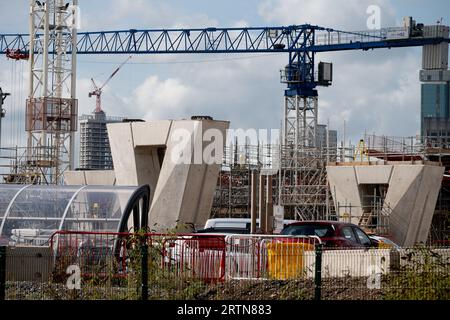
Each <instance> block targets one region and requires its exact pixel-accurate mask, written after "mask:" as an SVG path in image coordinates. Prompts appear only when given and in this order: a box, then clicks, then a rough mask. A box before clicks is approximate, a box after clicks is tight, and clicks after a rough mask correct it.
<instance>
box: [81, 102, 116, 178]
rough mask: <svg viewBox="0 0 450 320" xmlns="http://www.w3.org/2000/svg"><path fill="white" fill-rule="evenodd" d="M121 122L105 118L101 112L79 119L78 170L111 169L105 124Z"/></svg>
mask: <svg viewBox="0 0 450 320" xmlns="http://www.w3.org/2000/svg"><path fill="white" fill-rule="evenodd" d="M122 120H123V119H122V118H117V117H107V116H106V114H105V112H103V111H100V112H94V113H93V114H92V115H82V116H81V117H80V163H79V167H80V169H84V170H112V169H113V162H112V157H111V149H110V146H109V139H108V131H107V128H106V124H107V123H115V122H122Z"/></svg>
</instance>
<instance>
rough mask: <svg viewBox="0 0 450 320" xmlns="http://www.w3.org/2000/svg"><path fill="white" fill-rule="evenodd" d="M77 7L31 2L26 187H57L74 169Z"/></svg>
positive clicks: (53, 1)
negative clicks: (41, 185)
mask: <svg viewBox="0 0 450 320" xmlns="http://www.w3.org/2000/svg"><path fill="white" fill-rule="evenodd" d="M77 3H78V0H71V1H69V2H68V3H66V1H63V0H47V1H45V2H43V3H41V2H40V1H34V0H30V15H29V19H30V21H29V28H30V33H29V34H30V41H29V72H30V80H29V88H28V99H27V102H26V123H25V129H26V131H27V133H28V136H27V155H26V163H25V164H24V165H23V166H22V168H23V170H24V171H23V172H21V173H20V177H21V179H22V180H23V181H21V182H24V183H47V184H58V183H61V181H62V173H63V172H64V171H66V170H68V169H73V168H74V159H75V158H74V156H75V155H74V142H75V139H74V138H75V136H74V135H75V132H76V130H77V119H78V106H77V99H76V49H75V48H76V43H77V33H76V30H75V29H74V28H73V26H75V23H74V19H75V17H76V15H75V14H74V10H75V9H74V8H75V6H76V5H77ZM70 48H74V50H70Z"/></svg>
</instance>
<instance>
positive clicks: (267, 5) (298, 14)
mask: <svg viewBox="0 0 450 320" xmlns="http://www.w3.org/2000/svg"><path fill="white" fill-rule="evenodd" d="M370 5H378V6H380V8H381V24H382V25H384V26H387V25H389V26H392V24H393V23H394V21H395V19H394V18H393V17H394V9H393V6H392V5H391V1H389V0H333V1H329V0H314V1H309V0H264V1H262V3H261V4H260V6H259V7H258V12H259V14H260V15H261V16H262V17H263V18H264V19H265V20H266V21H268V22H276V23H283V24H303V23H309V24H314V25H321V26H324V27H329V28H336V29H343V30H346V29H347V30H365V29H367V24H366V22H367V19H368V17H369V15H368V14H367V13H366V11H367V8H368V7H369V6H370Z"/></svg>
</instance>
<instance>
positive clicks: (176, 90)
mask: <svg viewBox="0 0 450 320" xmlns="http://www.w3.org/2000/svg"><path fill="white" fill-rule="evenodd" d="M193 91H194V90H193V89H192V88H190V87H189V86H187V85H185V84H183V83H181V81H180V80H179V79H165V80H160V79H159V77H158V76H150V77H149V78H147V79H146V80H145V81H144V83H142V85H140V86H139V87H137V88H136V89H135V91H134V92H133V97H132V99H131V103H132V104H133V105H135V106H136V109H137V110H138V112H139V113H141V114H143V115H144V118H145V119H153V120H156V119H158V120H161V119H166V118H178V117H180V116H181V115H186V110H185V108H186V107H187V106H188V105H189V99H191V100H192V99H193V98H194V97H195V95H194V94H193Z"/></svg>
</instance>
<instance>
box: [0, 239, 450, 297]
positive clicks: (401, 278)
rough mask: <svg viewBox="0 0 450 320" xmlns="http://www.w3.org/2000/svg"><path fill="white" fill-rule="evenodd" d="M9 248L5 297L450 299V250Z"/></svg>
mask: <svg viewBox="0 0 450 320" xmlns="http://www.w3.org/2000/svg"><path fill="white" fill-rule="evenodd" d="M49 243H50V246H48V247H0V299H13V300H35V299H83V300H91V299H94V300H95V299H102V300H105V299H108V300H111V299H163V300H166V299H201V300H214V299H220V300H227V299H238V300H270V299H276V300H280V299H281V300H283V299H332V300H336V299H338V300H341V299H377V300H378V299H450V249H446V248H430V247H416V248H405V249H403V248H402V249H376V248H369V249H367V248H364V249H353V248H352V249H330V248H323V246H322V244H321V241H320V239H319V238H317V237H285V236H266V235H230V236H221V235H200V234H187V235H167V234H128V233H123V234H119V233H93V232H65V231H62V232H57V233H55V234H54V235H53V236H52V237H51V239H50V241H49Z"/></svg>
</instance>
